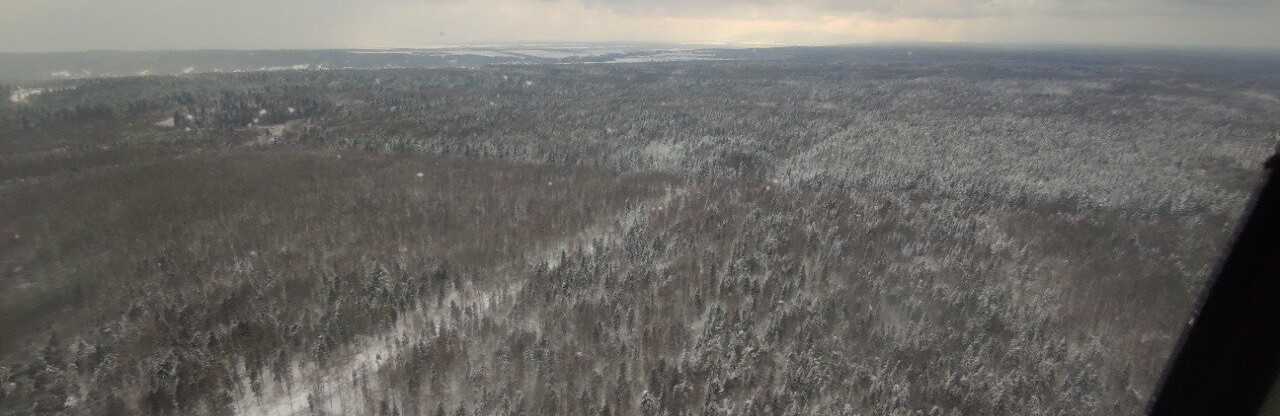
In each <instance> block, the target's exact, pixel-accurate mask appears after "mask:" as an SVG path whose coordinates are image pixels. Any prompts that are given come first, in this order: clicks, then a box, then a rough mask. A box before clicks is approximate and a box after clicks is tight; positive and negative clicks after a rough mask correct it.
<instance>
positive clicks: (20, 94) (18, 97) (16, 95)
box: [9, 88, 44, 103]
mask: <svg viewBox="0 0 1280 416" xmlns="http://www.w3.org/2000/svg"><path fill="white" fill-rule="evenodd" d="M42 93H44V89H43V88H18V89H16V90H13V92H11V93H9V101H10V102H15V103H25V102H27V99H28V98H31V97H34V96H37V95H40V94H42Z"/></svg>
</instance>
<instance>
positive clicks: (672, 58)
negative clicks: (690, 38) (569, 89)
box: [609, 51, 724, 63]
mask: <svg viewBox="0 0 1280 416" xmlns="http://www.w3.org/2000/svg"><path fill="white" fill-rule="evenodd" d="M719 60H724V58H717V57H716V56H715V55H714V54H711V53H707V52H698V51H674V52H659V53H654V54H651V55H636V56H628V57H624V58H617V59H614V60H611V61H609V62H611V63H636V62H678V61H719Z"/></svg>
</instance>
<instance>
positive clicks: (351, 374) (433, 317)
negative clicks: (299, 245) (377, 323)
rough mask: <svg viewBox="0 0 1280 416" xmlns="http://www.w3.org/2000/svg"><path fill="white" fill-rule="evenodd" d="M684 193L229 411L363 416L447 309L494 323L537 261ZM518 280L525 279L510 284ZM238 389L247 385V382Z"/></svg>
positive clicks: (447, 301) (608, 240)
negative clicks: (400, 360) (401, 356)
mask: <svg viewBox="0 0 1280 416" xmlns="http://www.w3.org/2000/svg"><path fill="white" fill-rule="evenodd" d="M687 192H688V188H686V187H683V186H681V187H677V188H673V189H668V190H667V192H666V193H665V194H663V195H662V196H659V197H656V198H651V199H649V200H646V201H640V202H638V203H637V204H636V206H635V207H634V208H633V209H630V210H629V211H622V212H618V213H616V214H614V215H611V216H609V217H607V218H601V219H599V220H597V221H596V223H595V224H594V225H592V226H590V227H588V228H586V229H584V230H581V231H579V232H577V233H575V234H573V235H570V236H566V237H563V238H560V239H557V240H555V241H553V242H551V243H550V244H541V245H539V246H538V247H536V248H535V249H533V250H532V253H530V254H529V255H526V256H523V257H522V258H521V261H513V262H509V263H508V264H506V265H502V266H498V267H495V268H494V270H493V271H491V273H494V274H496V275H499V276H503V277H500V278H498V279H495V280H497V281H504V284H499V285H495V286H496V287H489V288H481V287H477V286H476V285H473V284H471V283H470V282H464V283H462V284H461V285H459V287H456V288H454V289H452V290H450V291H449V292H448V293H446V294H445V295H444V297H443V298H442V299H441V300H439V301H438V302H437V301H432V300H431V299H420V300H419V303H418V306H417V307H416V308H414V309H413V310H410V311H407V312H405V313H403V314H402V315H401V316H400V319H398V320H397V321H396V323H395V325H394V326H392V327H391V328H389V329H388V330H386V331H383V332H381V333H378V334H373V335H366V336H361V337H358V339H357V340H356V341H355V342H354V343H353V344H351V345H350V346H348V347H346V348H345V350H346V351H348V353H345V354H342V355H340V356H338V357H335V358H334V359H332V360H331V362H330V363H329V364H328V365H326V366H324V367H319V366H315V365H310V364H307V365H304V363H303V362H301V361H300V360H296V359H295V360H294V363H293V364H292V365H291V366H290V377H289V378H290V379H289V380H286V381H284V382H275V381H274V380H271V379H269V378H267V377H264V379H263V380H262V389H261V391H262V394H261V395H260V396H259V395H255V394H254V393H253V391H252V390H251V389H248V388H241V389H239V391H237V392H236V394H235V395H234V397H235V401H234V404H233V407H232V409H233V410H234V412H235V414H239V415H271V416H277V415H278V416H285V415H308V414H313V413H314V411H321V412H323V414H361V413H364V411H365V410H366V409H372V408H375V407H374V405H376V403H367V400H368V398H369V395H368V394H366V393H368V392H381V391H383V390H385V389H384V388H383V386H381V383H382V380H381V378H379V377H376V375H377V374H378V373H379V372H380V371H381V370H382V368H383V367H384V366H385V365H387V364H388V363H389V362H390V357H394V356H395V355H396V353H397V352H398V351H400V350H401V349H402V348H403V346H406V345H412V342H413V340H417V339H419V338H420V337H421V336H422V335H423V334H424V332H425V331H427V330H428V329H432V328H434V329H435V330H439V329H441V328H449V327H450V326H452V325H454V324H456V322H454V321H455V320H456V317H455V316H451V315H452V314H451V311H452V310H455V309H456V310H458V311H468V312H471V313H472V314H473V315H472V316H470V317H467V318H466V319H468V320H476V319H480V318H482V317H484V316H495V315H497V316H502V315H503V314H505V313H506V312H508V311H509V309H510V307H511V306H510V305H511V302H509V300H510V299H514V298H515V297H516V296H518V295H519V293H520V292H521V290H522V289H523V288H524V285H525V283H526V282H527V275H528V272H529V270H531V269H532V268H533V267H536V266H537V265H538V264H539V262H541V263H545V264H546V265H547V267H548V268H555V267H557V266H559V263H560V260H561V253H573V252H576V251H578V250H584V251H585V252H586V254H588V255H589V254H592V250H593V249H594V247H593V245H594V244H595V243H599V244H601V245H604V246H610V245H614V244H617V243H618V242H619V241H621V240H622V238H624V237H625V236H626V235H627V233H629V232H630V231H631V229H632V228H634V227H635V226H637V224H638V223H641V219H642V218H644V217H645V216H647V215H649V214H651V213H653V212H657V211H661V210H663V209H666V207H667V206H668V205H670V204H671V203H672V202H673V201H676V200H677V199H679V198H680V197H682V196H683V195H685V194H686V193H687ZM524 259H529V260H531V261H524ZM520 275H525V277H517V276H520ZM499 309H501V310H499ZM244 384H245V385H246V386H247V385H248V382H247V381H246V382H245V383H244ZM313 409H314V411H313Z"/></svg>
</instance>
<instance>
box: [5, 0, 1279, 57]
mask: <svg viewBox="0 0 1280 416" xmlns="http://www.w3.org/2000/svg"><path fill="white" fill-rule="evenodd" d="M0 12H2V13H0V51H4V52H13V53H21V52H77V51H90V50H120V51H160V50H194V49H230V50H279V49H364V48H422V47H432V46H440V45H458V46H474V45H481V44H530V43H534V44H546V43H554V44H561V43H615V44H630V43H660V44H697V45H733V46H737V45H768V46H774V45H776V46H819V45H846V44H867V43H902V42H907V43H917V42H919V43H960V44H990V45H1064V46H1121V47H1158V48H1161V47H1174V48H1196V49H1204V48H1208V49H1216V48H1231V49H1250V50H1255V49H1261V50H1276V49H1280V26H1277V25H1275V24H1274V22H1276V21H1278V20H1280V4H1275V3H1274V2H1267V1H1260V0H1228V1H1205V0H1129V1H1121V2H1100V1H1087V2H1067V1H1062V0H1021V1H1013V0H997V1H982V2H977V1H966V2H943V1H935V0H913V1H907V2H888V1H879V0H859V1H843V2H842V1H830V0H803V1H797V2H780V1H772V0H747V1H742V2H730V1H724V0H696V1H688V2H674V1H656V2H640V1H634V0H544V1H533V0H506V1H503V0H432V1H409V0H378V1H373V2H363V3H358V4H356V3H346V2H340V1H336V0H319V1H311V2H305V1H301V0H286V1H279V2H273V3H269V4H258V3H254V2H248V1H244V0H232V1H226V2H218V3H208V2H195V1H186V2H155V1H149V0H125V1H117V2H109V3H108V2H92V1H85V0H56V1H49V2H41V3H33V4H6V5H2V6H0Z"/></svg>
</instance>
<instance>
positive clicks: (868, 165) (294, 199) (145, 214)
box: [0, 46, 1280, 416]
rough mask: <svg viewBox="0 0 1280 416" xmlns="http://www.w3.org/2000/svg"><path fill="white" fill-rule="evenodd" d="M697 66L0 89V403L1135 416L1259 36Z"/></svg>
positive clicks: (740, 58)
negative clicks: (1191, 47)
mask: <svg viewBox="0 0 1280 416" xmlns="http://www.w3.org/2000/svg"><path fill="white" fill-rule="evenodd" d="M293 53H297V52H293ZM690 54H693V52H690ZM694 55H696V56H697V57H699V59H696V60H673V61H671V62H662V61H661V60H657V61H658V62H631V61H625V62H624V63H620V62H586V63H582V62H576V61H575V62H569V61H565V62H559V61H557V62H515V63H510V62H504V63H500V64H480V65H477V66H473V67H455V68H426V69H424V68H390V69H315V68H321V67H320V66H318V65H313V66H311V67H309V68H311V69H307V70H292V69H287V70H271V71H249V72H243V73H188V74H179V75H145V76H128V77H113V78H95V77H87V78H80V79H53V80H33V81H24V82H18V83H15V84H12V85H4V86H0V97H7V98H8V99H7V100H4V101H3V102H2V103H0V414H12V415H27V414H71V415H110V414H120V415H135V414H154V415H168V414H214V415H220V414H272V415H275V414H279V415H285V414H298V415H307V414H329V415H343V414H377V415H416V414H427V415H507V414H526V415H536V414H591V415H629V414H643V415H671V416H675V415H686V414H687V415H694V414H724V415H739V414H775V415H808V414H835V415H846V414H848V415H852V414H928V415H972V414H1134V413H1141V412H1142V410H1143V408H1144V406H1145V405H1146V401H1147V400H1148V399H1149V398H1150V396H1151V395H1152V393H1153V390H1154V389H1155V385H1156V383H1157V381H1158V379H1159V377H1160V374H1161V371H1163V368H1164V365H1165V361H1166V359H1167V358H1168V357H1169V354H1170V353H1171V351H1172V349H1173V347H1174V343H1175V341H1176V339H1177V337H1178V336H1179V334H1180V333H1181V331H1182V329H1183V326H1184V325H1185V324H1186V322H1187V319H1188V317H1189V316H1190V314H1191V308H1192V305H1193V303H1194V300H1195V299H1196V297H1197V296H1198V294H1199V291H1200V290H1201V289H1202V288H1203V286H1204V283H1205V282H1206V280H1207V279H1208V278H1209V277H1210V276H1211V274H1212V273H1213V270H1214V268H1215V266H1216V262H1217V261H1218V259H1219V258H1220V257H1221V255H1222V254H1223V250H1224V249H1225V247H1226V244H1227V242H1228V241H1229V240H1230V238H1231V237H1232V232H1233V230H1234V226H1235V225H1236V222H1237V221H1238V220H1239V218H1240V216H1241V214H1242V212H1243V211H1244V210H1245V209H1246V208H1247V205H1248V202H1249V199H1250V197H1251V194H1252V192H1253V191H1254V189H1255V187H1256V186H1257V185H1258V183H1259V181H1260V180H1261V179H1262V173H1263V171H1262V167H1261V162H1262V161H1263V160H1264V159H1266V157H1267V156H1269V155H1270V154H1271V152H1272V151H1273V149H1274V148H1275V145H1276V142H1277V140H1280V136H1278V135H1280V59H1277V58H1275V57H1272V56H1263V55H1248V54H1234V55H1225V54H1224V55H1208V54H1201V53H1190V52H1171V51H1164V52H1161V51H1114V50H1110V51H1106V50H1104V51H1096V52H1090V51H1077V50H1062V51H1018V50H1008V49H999V50H986V49H980V48H959V47H957V48H944V47H934V48H924V49H921V48H916V49H910V48H907V47H905V46H904V47H867V48H778V49H740V50H713V51H703V52H697V53H696V54H694ZM307 56H308V58H307V59H321V58H323V56H324V55H323V54H312V55H307ZM619 56H622V55H619ZM317 57H319V58H317ZM708 57H711V58H714V59H710V58H708ZM702 58H707V59H702ZM261 59H266V58H261ZM282 59H283V58H282ZM655 60H656V59H655ZM281 62H282V63H281V65H286V64H288V63H289V62H288V61H287V60H282V61H281ZM335 67H340V66H337V65H331V66H325V67H324V68H335Z"/></svg>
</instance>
